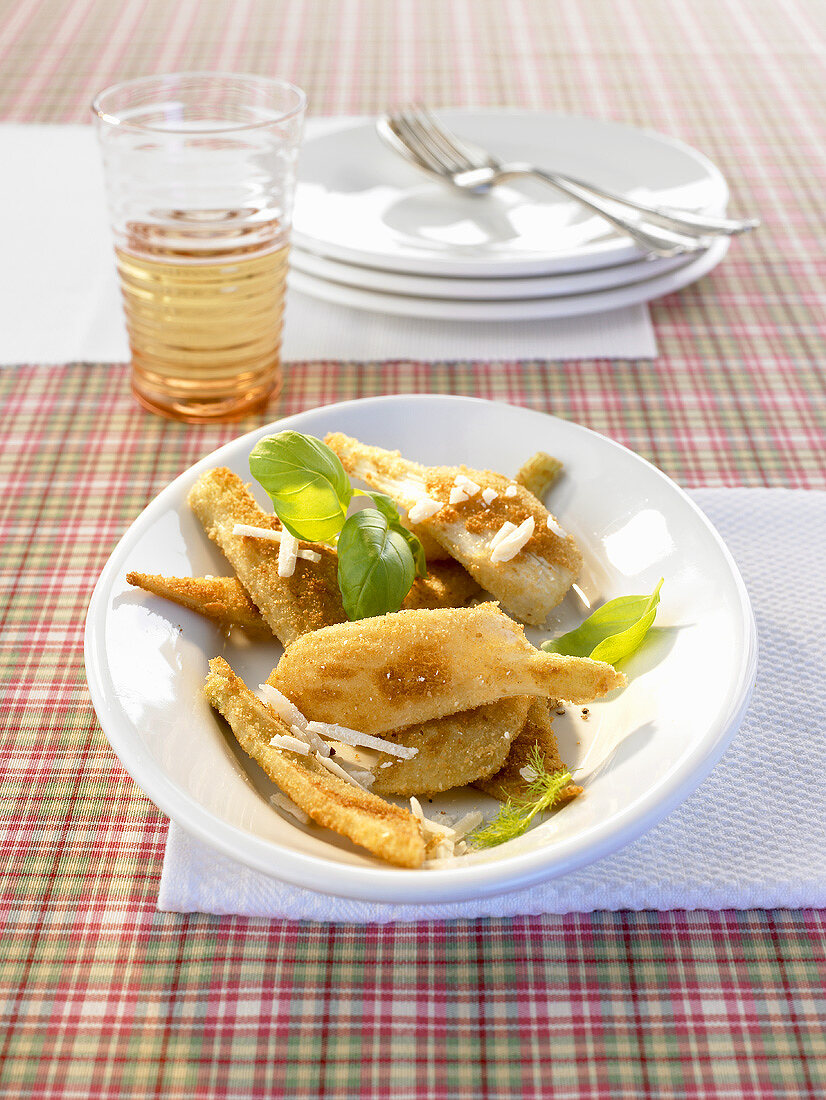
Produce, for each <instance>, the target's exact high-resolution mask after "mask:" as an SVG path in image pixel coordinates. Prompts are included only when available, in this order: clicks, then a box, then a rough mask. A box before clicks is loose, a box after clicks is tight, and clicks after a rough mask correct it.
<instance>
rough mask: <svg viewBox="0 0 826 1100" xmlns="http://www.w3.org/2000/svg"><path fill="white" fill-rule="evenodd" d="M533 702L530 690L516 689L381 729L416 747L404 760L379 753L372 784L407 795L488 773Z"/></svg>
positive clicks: (500, 761)
mask: <svg viewBox="0 0 826 1100" xmlns="http://www.w3.org/2000/svg"><path fill="white" fill-rule="evenodd" d="M532 702H533V700H532V699H531V697H530V696H527V695H517V696H516V697H515V698H514V699H500V700H499V702H497V703H489V704H488V705H487V706H484V707H477V708H476V709H475V710H466V711H462V713H461V714H448V715H447V716H446V717H444V718H434V720H433V721H432V722H422V723H421V725H417V726H407V727H406V728H405V729H401V730H389V731H388V732H386V733H385V734H384V736H385V738H386V739H387V740H388V741H393V742H395V743H396V744H397V745H405V746H409V747H410V748H415V749H418V750H419V751H418V752H417V753H416V755H415V756H413V757H411V758H410V759H409V760H399V759H398V758H396V757H391V756H385V755H384V754H383V755H382V760H383V762H382V763H380V764H379V765H378V766H377V767H376V768H375V770H374V775H375V777H376V778H375V779H374V781H373V786H372V788H371V789H372V790H373V791H375V792H376V794H395V795H401V796H403V797H405V798H409V797H410V795H411V794H415V795H421V794H435V793H436V792H438V791H449V790H450V789H451V788H452V787H464V786H465V784H467V783H472V782H473V781H474V780H475V779H481V778H482V777H483V776H488V775H492V774H493V773H494V772H496V771H498V769H499V768H501V767H502V765H503V764H504V762H505V759H506V757H507V755H508V753H509V752H510V749H511V744H512V743H513V739H514V738H515V737H516V736H517V735H518V734H519V731H520V730H521V729H522V728H523V727H524V725H525V718H526V715H527V713H528V708H529V707H530V705H531V703H532Z"/></svg>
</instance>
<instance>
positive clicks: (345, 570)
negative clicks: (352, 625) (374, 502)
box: [338, 508, 416, 622]
mask: <svg viewBox="0 0 826 1100" xmlns="http://www.w3.org/2000/svg"><path fill="white" fill-rule="evenodd" d="M415 575H416V566H415V563H414V561H413V554H412V553H411V551H410V547H409V546H408V545H407V542H406V540H405V539H404V538H402V536H401V535H400V534H399V533H398V531H394V530H392V529H391V528H390V526H389V525H388V522H387V519H386V517H385V516H384V515H382V513H381V512H379V511H378V509H376V508H364V509H362V511H360V512H356V513H355V514H354V515H352V516H350V518H349V519H348V520H347V522H346V523H345V524H344V526H343V527H342V529H341V534H340V535H339V537H338V586H339V588H340V589H341V599H342V603H343V604H344V610H345V611H346V613H347V618H348V619H350V621H351V622H353V621H355V620H356V619H369V618H371V617H372V616H373V615H386V614H387V613H388V612H391V611H398V610H399V608H400V607H401V605H402V603H403V601H404V598H405V596H406V595H407V593H408V592H409V591H410V586H411V585H412V584H413V580H414V577H415Z"/></svg>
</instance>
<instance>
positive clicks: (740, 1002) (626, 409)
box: [0, 0, 826, 1100]
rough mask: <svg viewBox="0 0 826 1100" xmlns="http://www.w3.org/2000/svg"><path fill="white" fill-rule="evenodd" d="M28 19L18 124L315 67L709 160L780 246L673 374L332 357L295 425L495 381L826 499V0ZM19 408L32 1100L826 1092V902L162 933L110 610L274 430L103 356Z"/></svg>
mask: <svg viewBox="0 0 826 1100" xmlns="http://www.w3.org/2000/svg"><path fill="white" fill-rule="evenodd" d="M0 12H2V13H3V17H2V22H0V65H2V70H1V71H2V74H3V76H2V80H0V118H4V119H6V120H16V121H24V122H26V121H28V122H47V121H48V122H62V121H77V120H79V119H82V118H83V116H84V111H85V105H86V103H87V102H88V100H89V99H90V97H91V95H92V93H93V92H94V91H95V90H97V89H98V88H99V87H102V86H103V85H105V84H107V83H110V82H112V81H113V80H115V79H118V78H122V77H128V76H134V75H138V74H142V73H147V72H159V71H165V70H171V69H175V68H207V67H209V68H235V69H246V70H251V71H259V72H263V73H279V74H281V75H286V76H288V77H291V78H293V79H295V80H297V81H298V82H299V83H300V84H302V85H303V86H304V87H305V88H306V89H307V90H308V92H309V94H310V100H311V104H312V106H313V108H314V110H315V111H316V112H318V113H327V114H333V113H337V112H360V111H365V112H367V111H373V110H378V109H379V108H382V107H384V106H385V105H386V104H387V103H388V102H393V101H396V102H398V101H404V100H406V99H410V98H414V97H415V98H419V99H422V100H426V101H428V102H430V103H433V104H436V105H439V104H475V105H484V104H491V105H494V104H495V105H499V104H512V105H524V106H529V107H543V108H554V109H559V110H566V111H580V112H583V113H588V114H595V115H601V116H605V117H611V118H616V119H622V120H626V121H629V122H635V123H639V124H646V125H651V126H654V127H656V128H658V129H661V130H665V131H667V132H670V133H672V134H676V135H678V136H680V137H682V138H685V139H686V140H688V141H690V142H692V143H693V144H695V145H697V146H699V147H700V148H702V149H704V150H706V151H707V152H708V153H709V154H710V155H711V156H712V157H713V158H714V159H715V160H716V161H717V162H718V163H719V164H720V165H721V167H722V168H723V170H724V171H725V173H726V174H727V176H728V177H729V179H730V180H731V182H732V186H733V192H734V203H733V205H734V208H735V209H737V210H739V211H742V212H748V213H754V212H757V213H759V214H760V215H761V216H762V217H763V218H764V219H765V222H766V225H765V227H764V228H763V229H762V230H761V231H760V232H759V233H758V234H756V235H754V236H753V237H751V238H749V239H746V240H743V241H739V242H737V244H736V245H735V246H734V248H733V249H732V251H731V253H730V257H729V258H728V259H727V260H726V261H725V263H724V264H723V265H722V267H721V268H719V269H718V270H717V271H715V272H714V274H713V275H712V276H710V277H709V278H707V279H706V280H704V281H703V282H702V283H701V284H699V285H698V286H695V287H692V288H690V289H689V290H687V291H685V292H683V293H682V294H680V295H678V296H672V297H671V298H667V299H665V300H663V301H661V302H659V303H657V304H656V305H655V306H654V307H653V316H654V321H655V324H656V327H657V335H658V339H659V344H660V348H661V355H660V358H659V359H658V360H657V362H656V363H651V362H602V361H598V362H577V363H566V364H548V363H543V362H530V363H507V364H489V363H462V364H456V363H436V364H423V363H409V362H403V363H398V362H392V363H378V364H360V363H332V362H331V363H308V364H299V365H296V366H295V367H293V368H292V370H291V372H290V375H289V378H288V381H287V385H286V389H285V392H284V395H283V397H282V399H281V401H280V403H279V404H278V405H277V406H274V407H273V408H272V409H271V410H270V416H275V415H277V414H279V413H281V412H284V413H291V412H295V411H298V410H300V409H304V408H308V407H311V406H313V405H317V404H320V403H325V402H330V401H335V400H339V399H343V398H352V397H359V396H367V395H372V394H376V393H395V392H415V391H431V392H451V393H468V394H476V395H479V396H484V397H492V398H496V399H501V400H505V401H510V402H514V403H517V404H525V405H530V406H532V407H535V408H540V409H545V410H548V411H550V412H554V413H556V414H557V415H561V416H565V417H569V418H572V419H575V420H577V421H580V422H581V423H584V424H587V425H589V426H590V427H593V428H596V429H597V430H599V431H602V432H605V433H607V434H608V435H610V436H613V437H614V438H616V439H619V440H621V441H622V442H623V443H626V444H628V445H629V446H631V447H633V448H634V449H635V450H637V451H639V452H640V453H642V454H643V455H645V456H646V457H648V458H650V459H652V460H653V461H654V462H655V463H657V464H658V465H659V466H660V467H662V468H663V469H664V470H665V471H666V472H667V473H669V474H670V475H672V476H673V477H675V478H676V479H677V480H679V481H681V482H682V483H683V484H685V485H689V486H698V485H784V486H794V487H804V488H805V487H811V488H821V489H822V488H826V453H825V449H824V438H825V436H826V433H825V432H824V428H825V427H826V425H825V424H824V420H825V419H826V397H825V396H824V372H823V359H824V355H823V352H824V340H823V337H824V329H826V322H824V314H823V311H822V307H823V304H824V294H823V289H822V281H819V280H822V276H823V268H824V256H823V249H822V236H823V233H822V230H823V217H822V189H823V182H824V173H823V168H824V152H823V151H824V149H826V141H824V134H823V125H822V124H823V117H822V111H821V112H820V114H819V113H818V107H817V105H818V103H819V102H820V96H821V93H822V81H823V53H824V34H823V25H822V14H823V8H822V5H821V4H820V3H819V2H818V0H812V2H810V3H806V2H804V0H784V2H783V3H780V2H779V0H749V2H748V3H747V2H746V0H694V2H693V3H691V4H684V3H682V0H623V2H622V3H619V2H617V0H588V2H583V0H558V2H557V3H554V4H550V3H546V2H545V0H508V2H505V0H473V2H470V0H453V2H447V0H419V2H418V3H414V2H413V0H407V2H402V0H399V2H398V3H386V2H384V0H342V2H340V3H337V2H334V0H306V2H304V3H301V2H299V0H295V2H281V3H278V2H275V0H206V2H197V0H179V2H178V3H176V4H169V3H168V2H167V0H124V2H123V3H119V4H118V3H114V4H113V3H111V2H108V0H107V2H104V0H67V2H60V3H58V2H48V0H28V2H27V3H25V4H18V3H14V2H12V0H6V2H5V3H3V4H2V5H0ZM3 170H13V169H10V168H9V166H4V168H3ZM56 182H57V181H56ZM44 262H48V257H44ZM0 338H2V335H1V334H0ZM0 395H1V396H0V403H1V404H0V408H1V409H2V416H1V417H0V478H1V479H2V481H0V537H1V538H2V542H0V585H2V599H1V600H0V614H2V630H0V646H1V647H2V655H3V660H2V667H1V668H0V676H1V677H2V693H3V694H2V700H3V701H2V712H1V713H0V721H1V722H2V735H3V750H2V755H0V853H1V854H0V863H1V864H2V874H3V880H2V892H1V893H0V919H2V938H0V1004H1V1005H2V1010H3V1027H2V1029H1V1030H0V1047H1V1048H2V1054H0V1090H2V1095H4V1096H27V1097H28V1096H32V1097H70V1096H72V1097H86V1096H95V1097H122V1096H123V1097H149V1096H156V1097H164V1098H176V1097H186V1098H187V1100H189V1098H192V1097H198V1098H200V1097H222V1098H223V1097H246V1096H262V1097H264V1096H266V1097H270V1096H274V1097H275V1096H277V1097H282V1096H283V1097H290V1098H296V1100H312V1098H316V1097H326V1098H331V1100H340V1098H349V1097H361V1096H364V1097H374V1096H375V1097H393V1098H394V1100H404V1098H410V1097H433V1098H451V1100H452V1098H457V1100H459V1098H461V1100H477V1098H483V1097H490V1098H499V1097H502V1098H504V1097H512V1096H524V1097H545V1096H554V1097H586V1098H596V1097H600V1098H601V1097H608V1096H629V1097H643V1096H644V1097H655V1098H658V1100H659V1098H662V1100H668V1098H674V1100H677V1098H686V1097H701V1096H702V1097H706V1096H709V1097H731V1098H741V1097H768V1096H773V1097H774V1096H776V1097H789V1098H791V1097H795V1098H796V1097H812V1098H814V1097H819V1096H822V1095H824V1092H826V1038H825V1037H824V1030H823V1023H824V1017H825V1016H826V998H825V997H824V981H825V980H826V950H825V949H824V944H825V943H826V936H825V935H824V919H823V914H821V913H816V912H802V913H801V912H789V911H783V912H775V913H763V912H744V913H736V912H726V913H703V912H696V913H666V914H658V913H643V914H635V913H616V914H606V913H597V914H593V915H589V916H573V917H567V918H559V917H544V918H543V917H535V918H523V919H518V920H513V921H492V920H489V921H463V922H458V923H450V924H434V925H421V926H410V925H397V926H388V927H375V926H373V927H367V928H362V927H350V926H346V925H344V926H326V925H313V924H294V923H293V924H291V923H288V922H283V921H270V922H262V921H250V920H246V919H241V918H235V919H233V918H224V919H220V920H219V919H215V918H209V917H203V916H192V917H178V916H170V915H159V914H158V913H157V912H156V911H155V908H154V904H155V897H156V892H157V886H158V877H159V872H160V865H161V857H162V852H163V843H164V837H165V832H166V822H165V821H164V820H163V818H162V817H161V815H160V814H159V813H158V812H157V811H156V810H155V808H154V807H153V806H152V804H151V803H149V802H148V801H147V799H146V798H145V797H144V796H143V795H142V794H141V792H140V791H139V790H138V789H137V788H136V787H135V785H134V784H133V783H132V781H131V780H130V779H129V778H128V776H126V774H125V773H124V772H123V770H122V769H121V768H120V766H119V764H118V763H117V761H116V760H115V758H114V756H113V754H112V753H111V751H110V750H109V748H108V746H107V744H106V741H105V739H104V738H103V735H102V734H101V732H100V729H99V727H98V725H97V721H96V719H95V716H94V714H93V712H92V709H91V705H90V702H89V698H88V694H87V691H86V686H85V679H84V673H83V665H82V629H83V619H84V614H85V609H86V605H87V602H88V598H89V595H90V592H91V589H92V586H93V584H94V582H95V579H96V577H97V575H98V573H99V571H100V569H101V567H102V565H103V563H104V561H105V559H106V557H107V555H108V553H109V552H110V550H111V548H112V546H113V545H114V543H115V541H116V540H117V538H118V537H119V536H120V534H121V533H122V532H123V530H124V529H125V527H126V526H127V525H128V524H129V523H130V522H131V520H132V519H133V518H134V517H135V516H136V515H137V513H138V512H139V511H140V509H141V508H142V507H143V506H144V505H145V504H146V503H147V502H148V501H149V500H151V498H152V497H153V496H154V495H155V493H157V492H158V490H159V489H161V488H162V487H163V486H164V485H165V484H166V483H167V482H168V481H169V480H170V479H171V478H172V477H174V476H175V475H176V474H177V473H179V472H180V471H181V470H183V469H185V468H186V467H187V466H188V465H189V464H190V463H191V462H193V461H194V460H195V459H197V458H199V457H201V456H202V455H203V454H205V453H207V452H208V451H210V450H211V449H213V448H214V447H215V446H217V445H219V444H220V443H222V442H224V441H225V440H227V439H229V438H230V437H231V436H232V435H233V434H235V433H236V432H237V431H239V430H245V429H247V428H249V427H252V426H253V425H254V424H255V423H259V422H260V419H261V418H258V419H256V420H250V421H247V422H245V423H243V424H240V425H237V426H235V427H215V426H211V427H197V428H193V427H187V426H184V425H179V424H174V423H168V422H165V421H161V420H157V419H154V418H152V417H150V416H149V415H147V414H145V413H144V412H142V411H141V410H140V409H138V408H137V406H136V405H135V404H134V403H133V401H132V400H131V399H130V397H129V394H128V385H127V376H126V372H125V370H124V369H123V368H122V367H112V366H107V365H106V364H67V365H66V366H64V367H61V368H52V367H50V368H45V367H42V366H38V365H37V364H24V365H21V366H20V367H18V368H10V369H7V370H3V371H0ZM813 732H818V733H820V734H821V735H822V733H823V731H813Z"/></svg>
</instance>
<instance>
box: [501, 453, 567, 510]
mask: <svg viewBox="0 0 826 1100" xmlns="http://www.w3.org/2000/svg"><path fill="white" fill-rule="evenodd" d="M562 470H563V466H562V463H561V462H560V461H559V459H558V458H554V457H553V455H549V454H546V452H545V451H537V452H536V453H535V454H532V455H531V457H530V458H529V459H528V460H527V461H526V462H523V463H522V465H521V466H520V467H519V469H518V470H517V471H516V477H515V478H514V479H513V480H514V481H516V482H518V483H519V484H520V485H524V486H525V488H526V489H527V490H528V492H529V493H533V495H534V496H535V497H536V498H537V500H542V499H543V498H544V496H545V494H546V493H547V492H549V490H550V488H551V486H552V485H554V484H555V483H556V482H557V480H558V479H559V476H560V474H561V473H562Z"/></svg>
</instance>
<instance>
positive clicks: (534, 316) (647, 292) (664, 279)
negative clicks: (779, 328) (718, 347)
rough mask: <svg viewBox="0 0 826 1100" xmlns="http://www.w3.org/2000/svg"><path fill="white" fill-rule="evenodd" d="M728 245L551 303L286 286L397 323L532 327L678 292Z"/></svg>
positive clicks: (302, 282) (311, 279) (299, 280)
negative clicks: (622, 282) (522, 323)
mask: <svg viewBox="0 0 826 1100" xmlns="http://www.w3.org/2000/svg"><path fill="white" fill-rule="evenodd" d="M730 244H731V240H730V238H728V237H721V238H720V239H719V240H716V241H715V242H714V244H712V245H711V247H710V248H709V249H708V251H706V252H703V253H701V254H700V255H699V256H697V257H696V258H695V259H693V260H691V261H690V262H689V263H686V264H683V266H682V267H679V268H677V269H676V270H674V271H670V272H667V273H666V274H665V275H657V276H655V277H653V278H650V279H645V280H644V281H642V282H638V283H632V284H631V285H629V286H618V287H613V288H611V289H609V290H597V291H594V292H593V293H592V294H563V295H560V296H559V297H554V298H527V299H521V300H518V301H514V300H512V299H503V300H499V299H491V300H485V301H480V300H473V301H471V300H458V299H450V298H418V297H414V296H412V295H403V294H384V293H381V292H379V291H376V290H362V289H360V288H359V287H353V286H345V285H344V284H343V283H333V282H330V281H329V280H327V279H317V278H316V277H315V276H314V275H308V274H306V273H305V272H304V271H298V270H296V269H295V268H294V267H293V268H292V269H291V270H290V273H289V275H288V280H289V284H290V286H291V287H292V288H293V289H294V290H297V291H300V292H301V293H302V294H308V295H310V296H311V297H313V298H320V299H321V300H322V301H324V302H335V303H337V304H338V305H342V306H348V307H349V308H351V309H363V310H369V311H370V312H371V313H392V314H395V315H397V316H402V317H424V318H429V319H430V320H442V321H531V320H540V319H550V318H554V317H575V316H578V315H581V314H585V313H604V312H607V311H608V310H611V309H621V308H622V307H623V306H634V305H639V304H640V303H641V302H650V301H652V300H653V299H654V298H661V297H662V296H663V295H664V294H671V293H672V292H673V291H675V290H681V289H682V288H683V287H685V286H688V285H689V283H694V282H696V281H697V279H701V278H702V277H703V275H707V274H708V272H709V271H711V269H712V268H714V267H716V266H717V264H718V263H719V262H720V261H721V260H722V258H723V257H724V256H725V254H726V253H727V252H728V249H729V245H730Z"/></svg>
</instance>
